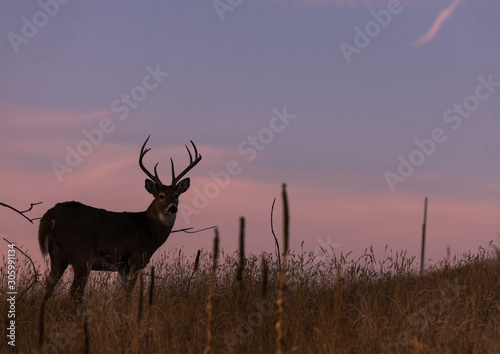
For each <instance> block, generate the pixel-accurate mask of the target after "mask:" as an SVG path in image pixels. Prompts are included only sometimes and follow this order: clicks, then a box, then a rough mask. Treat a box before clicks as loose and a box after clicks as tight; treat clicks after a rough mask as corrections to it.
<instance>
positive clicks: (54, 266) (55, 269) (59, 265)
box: [44, 253, 69, 300]
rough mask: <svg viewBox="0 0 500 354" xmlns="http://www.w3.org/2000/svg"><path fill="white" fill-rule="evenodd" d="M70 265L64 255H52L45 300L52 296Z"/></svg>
mask: <svg viewBox="0 0 500 354" xmlns="http://www.w3.org/2000/svg"><path fill="white" fill-rule="evenodd" d="M68 265H69V263H68V261H67V260H66V259H65V258H64V257H62V256H58V255H57V254H54V253H52V254H51V255H50V274H49V276H48V277H47V280H46V283H45V295H44V300H47V299H48V298H49V297H51V296H52V294H53V293H54V289H55V287H56V285H57V283H58V282H59V279H61V277H62V275H63V274H64V271H65V270H66V268H68Z"/></svg>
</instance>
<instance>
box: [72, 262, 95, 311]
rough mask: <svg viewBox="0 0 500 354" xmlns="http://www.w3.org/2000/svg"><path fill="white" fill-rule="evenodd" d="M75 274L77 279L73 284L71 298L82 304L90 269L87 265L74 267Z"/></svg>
mask: <svg viewBox="0 0 500 354" xmlns="http://www.w3.org/2000/svg"><path fill="white" fill-rule="evenodd" d="M73 272H74V273H75V278H74V279H73V283H72V284H71V289H70V293H71V297H72V298H73V299H74V300H76V302H78V303H80V302H81V301H82V300H83V292H84V291H85V285H87V280H88V278H89V273H90V269H89V268H88V267H87V266H86V265H83V266H82V265H73Z"/></svg>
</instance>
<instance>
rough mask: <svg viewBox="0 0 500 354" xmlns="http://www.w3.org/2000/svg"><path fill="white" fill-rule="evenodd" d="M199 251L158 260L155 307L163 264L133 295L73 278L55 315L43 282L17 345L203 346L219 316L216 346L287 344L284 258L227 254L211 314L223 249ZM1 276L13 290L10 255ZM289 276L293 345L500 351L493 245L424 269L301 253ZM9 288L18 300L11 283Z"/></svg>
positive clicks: (66, 349) (69, 348) (103, 280)
mask: <svg viewBox="0 0 500 354" xmlns="http://www.w3.org/2000/svg"><path fill="white" fill-rule="evenodd" d="M194 258H195V257H194V256H191V257H187V256H186V255H184V254H182V253H181V252H180V253H176V254H170V255H165V257H164V258H163V260H160V261H156V262H155V263H154V264H152V265H154V268H155V273H156V275H155V281H154V287H153V289H152V290H153V294H152V299H151V300H152V302H151V304H150V298H149V295H150V292H151V276H149V275H148V274H150V273H151V265H150V266H149V267H148V268H147V269H145V271H144V275H143V280H142V283H141V284H142V286H141V285H140V284H138V285H137V286H136V287H135V289H134V292H133V294H132V295H131V296H130V297H127V296H126V295H125V294H124V293H123V292H121V291H119V288H118V287H117V284H116V282H115V281H114V279H115V276H114V275H113V274H112V273H101V274H99V273H96V274H98V275H97V276H95V275H93V276H92V280H91V282H90V283H89V286H88V288H87V289H86V294H85V302H84V304H83V305H82V306H81V307H80V308H78V309H75V307H74V305H73V304H72V302H71V301H70V299H69V297H68V287H69V283H68V279H67V278H68V277H65V278H64V279H66V281H65V282H64V283H62V284H59V285H58V287H57V289H56V292H55V294H54V296H53V297H52V298H50V299H49V300H48V302H47V303H46V304H45V310H44V312H43V314H44V316H43V318H40V308H41V299H42V297H43V288H42V286H41V285H40V284H38V283H37V284H36V285H35V286H34V287H32V288H31V289H30V290H29V291H28V292H27V293H26V294H25V295H23V296H22V297H20V298H19V297H18V298H17V299H16V318H15V320H16V347H15V349H16V350H17V352H19V353H37V352H38V353H82V352H85V351H86V350H87V351H88V352H90V353H202V352H203V351H204V350H205V347H206V346H207V325H208V324H209V322H211V326H212V327H211V334H212V341H213V342H212V352H213V353H274V352H276V348H277V344H276V337H277V331H276V321H277V317H276V312H277V309H278V306H277V298H278V290H279V281H278V274H279V269H280V268H279V265H278V262H277V259H276V257H272V255H270V254H267V255H266V263H267V265H268V267H266V269H265V271H264V272H263V267H262V258H261V257H257V256H249V257H247V258H246V259H245V262H244V269H243V272H242V276H241V281H237V280H236V275H237V269H238V267H239V256H238V252H236V253H235V254H232V255H228V254H224V253H220V254H219V257H218V266H217V271H216V283H215V287H214V292H213V297H212V305H213V307H212V316H211V318H210V319H209V316H208V315H207V299H208V297H209V289H210V281H211V274H210V273H211V266H212V259H211V253H204V254H202V255H201V257H200V262H199V267H198V268H197V270H196V272H194V273H193V269H194V263H195V259H194ZM19 259H22V256H19ZM18 266H19V274H18V293H21V292H22V291H23V289H25V288H26V287H27V286H28V284H29V283H30V280H31V279H32V278H33V277H32V274H31V272H32V271H31V270H30V266H29V264H28V263H27V262H25V263H23V264H21V262H20V263H19V264H18ZM94 273H95V272H94ZM1 274H2V275H1V281H0V284H1V288H2V289H6V287H7V285H6V282H7V277H6V260H5V259H4V262H3V266H2V270H1ZM285 274H286V288H285V291H284V293H283V294H284V297H283V322H282V329H283V345H284V346H283V350H284V352H286V353H291V352H296V353H361V352H365V353H368V352H369V353H429V352H440V353H500V256H499V254H498V252H495V251H493V250H490V251H486V250H484V249H480V250H479V251H478V252H477V253H476V254H468V255H464V256H463V257H461V258H460V260H458V259H454V260H451V261H449V262H445V261H443V262H441V263H440V264H438V265H436V266H434V267H432V268H430V269H427V270H426V271H425V272H424V274H419V273H418V272H417V271H416V267H415V265H414V264H413V260H412V259H407V258H405V254H404V253H399V254H396V255H394V257H387V258H386V259H382V260H377V259H375V257H374V255H373V251H372V250H371V249H368V250H367V251H366V252H365V254H364V256H362V257H361V258H359V259H355V260H353V259H350V257H346V256H344V255H338V256H336V257H331V258H322V259H321V260H318V259H314V257H313V255H311V254H300V255H295V254H289V255H288V258H287V265H286V273H285ZM191 275H193V276H192V278H191ZM190 279H191V281H190ZM188 284H189V285H188ZM141 290H142V295H141V294H140V291H141ZM1 297H2V300H1V301H2V303H3V304H6V303H7V304H8V302H7V301H6V294H5V292H2V295H1ZM4 306H5V305H4ZM2 318H4V319H6V318H7V316H5V315H2ZM41 320H42V322H43V324H42V325H40V323H39V322H40V321H41ZM7 326H8V324H7V321H2V324H1V328H2V330H1V332H2V333H3V335H2V337H3V340H2V344H1V347H0V351H1V352H2V353H3V352H14V351H15V350H13V348H12V347H10V346H9V345H8V344H7V340H6V336H5V333H7ZM40 330H43V337H42V344H41V345H40V343H39V334H40Z"/></svg>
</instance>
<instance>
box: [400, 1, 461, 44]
mask: <svg viewBox="0 0 500 354" xmlns="http://www.w3.org/2000/svg"><path fill="white" fill-rule="evenodd" d="M461 1H462V0H453V1H452V2H451V4H450V5H448V6H447V7H446V8H445V9H444V10H443V11H441V13H440V14H439V15H438V17H437V18H436V20H435V21H434V23H433V24H432V26H431V27H430V28H429V30H428V31H427V32H426V33H425V34H424V35H423V36H422V37H420V38H419V39H417V40H416V41H414V42H412V43H410V46H412V47H420V46H422V45H424V44H425V43H428V42H430V41H431V40H432V39H434V37H435V36H436V35H437V34H438V32H439V29H440V28H441V26H442V25H443V23H444V22H445V21H446V20H447V19H449V18H450V16H451V15H453V12H455V9H456V8H457V6H458V4H459V3H460V2H461Z"/></svg>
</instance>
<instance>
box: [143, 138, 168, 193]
mask: <svg viewBox="0 0 500 354" xmlns="http://www.w3.org/2000/svg"><path fill="white" fill-rule="evenodd" d="M150 137H151V136H150V135H149V136H148V138H147V139H146V141H145V142H144V144H143V145H142V148H141V153H140V155H139V166H140V167H141V169H142V170H143V171H144V173H145V174H146V175H147V176H148V177H149V178H150V179H151V180H152V181H153V182H155V183H156V184H158V185H160V186H162V185H163V183H162V182H161V181H160V178H159V177H158V172H157V171H156V167H157V166H158V162H157V163H156V165H155V168H154V171H155V175H154V176H153V174H152V173H151V172H149V171H148V169H147V168H146V167H145V166H144V164H143V163H142V159H143V158H144V155H146V153H147V152H148V151H149V150H151V148H147V149H144V148H145V147H146V144H147V143H148V140H149V138H150Z"/></svg>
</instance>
